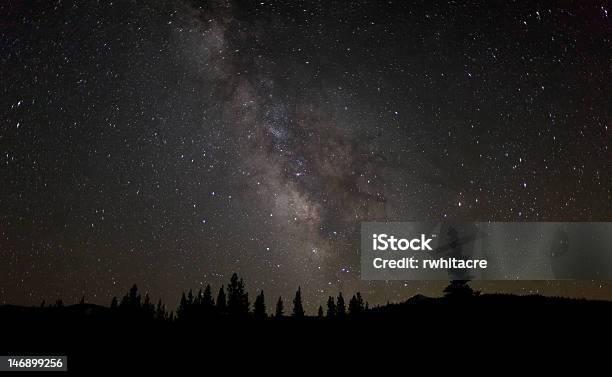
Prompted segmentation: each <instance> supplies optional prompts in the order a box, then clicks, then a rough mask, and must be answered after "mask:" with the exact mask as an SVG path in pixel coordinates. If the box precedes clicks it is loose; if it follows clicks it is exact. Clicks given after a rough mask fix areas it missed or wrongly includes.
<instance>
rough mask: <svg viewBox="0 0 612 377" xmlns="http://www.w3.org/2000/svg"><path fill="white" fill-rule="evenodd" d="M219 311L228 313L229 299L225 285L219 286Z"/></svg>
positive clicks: (220, 313) (221, 313) (222, 313)
mask: <svg viewBox="0 0 612 377" xmlns="http://www.w3.org/2000/svg"><path fill="white" fill-rule="evenodd" d="M217 313H218V314H219V315H224V314H226V313H227V301H226V298H225V290H224V289H223V285H221V288H219V294H217Z"/></svg>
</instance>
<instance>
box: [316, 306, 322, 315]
mask: <svg viewBox="0 0 612 377" xmlns="http://www.w3.org/2000/svg"><path fill="white" fill-rule="evenodd" d="M317 318H323V307H322V306H321V305H319V311H318V312H317Z"/></svg>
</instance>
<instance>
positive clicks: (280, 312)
mask: <svg viewBox="0 0 612 377" xmlns="http://www.w3.org/2000/svg"><path fill="white" fill-rule="evenodd" d="M284 311H285V305H284V304H283V298H282V297H281V296H278V301H277V302H276V312H275V316H276V318H281V317H282V316H284V315H285V313H284Z"/></svg>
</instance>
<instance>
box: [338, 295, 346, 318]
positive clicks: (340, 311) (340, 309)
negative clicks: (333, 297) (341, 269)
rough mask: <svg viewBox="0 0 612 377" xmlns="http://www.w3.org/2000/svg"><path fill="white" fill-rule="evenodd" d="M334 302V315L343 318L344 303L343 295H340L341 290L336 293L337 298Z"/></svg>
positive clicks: (344, 311)
mask: <svg viewBox="0 0 612 377" xmlns="http://www.w3.org/2000/svg"><path fill="white" fill-rule="evenodd" d="M336 302H337V304H336V317H338V318H340V319H344V317H346V305H345V304H344V297H342V292H340V293H339V294H338V299H337V301H336Z"/></svg>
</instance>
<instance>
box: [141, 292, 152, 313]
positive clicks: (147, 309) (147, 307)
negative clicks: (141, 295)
mask: <svg viewBox="0 0 612 377" xmlns="http://www.w3.org/2000/svg"><path fill="white" fill-rule="evenodd" d="M142 312H143V314H144V316H145V317H146V318H147V319H152V318H153V317H154V315H155V308H154V307H153V304H151V299H150V298H149V294H148V293H147V294H145V299H144V302H143V304H142Z"/></svg>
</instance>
